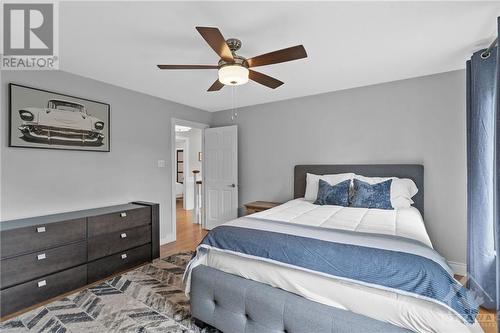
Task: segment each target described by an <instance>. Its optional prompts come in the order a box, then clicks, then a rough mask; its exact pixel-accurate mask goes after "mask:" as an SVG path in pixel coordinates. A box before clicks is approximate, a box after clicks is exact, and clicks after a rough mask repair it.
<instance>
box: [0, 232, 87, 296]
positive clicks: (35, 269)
mask: <svg viewBox="0 0 500 333" xmlns="http://www.w3.org/2000/svg"><path fill="white" fill-rule="evenodd" d="M85 262H87V243H86V242H85V241H81V242H78V243H75V244H70V245H64V246H61V247H56V248H53V249H50V250H44V251H39V252H35V253H31V254H25V255H22V256H18V257H14V258H10V259H4V260H2V261H0V265H1V270H0V276H1V280H0V282H1V284H2V285H1V288H2V289H4V288H6V287H10V286H12V285H14V284H19V283H22V282H26V281H29V280H33V279H35V278H38V277H40V276H44V275H48V274H51V273H54V272H57V271H62V270H63V269H66V268H69V267H74V266H78V265H81V264H83V263H85Z"/></svg>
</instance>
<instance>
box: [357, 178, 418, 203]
mask: <svg viewBox="0 0 500 333" xmlns="http://www.w3.org/2000/svg"><path fill="white" fill-rule="evenodd" d="M354 178H355V179H359V180H361V181H363V182H365V183H368V184H370V185H374V184H377V183H382V182H384V181H387V180H389V179H392V184H391V206H392V207H393V208H406V207H410V206H411V205H412V204H413V200H411V198H412V197H413V196H414V195H415V194H417V192H418V188H417V185H415V183H414V182H413V180H411V179H408V178H397V177H385V178H384V177H364V176H361V175H355V176H354Z"/></svg>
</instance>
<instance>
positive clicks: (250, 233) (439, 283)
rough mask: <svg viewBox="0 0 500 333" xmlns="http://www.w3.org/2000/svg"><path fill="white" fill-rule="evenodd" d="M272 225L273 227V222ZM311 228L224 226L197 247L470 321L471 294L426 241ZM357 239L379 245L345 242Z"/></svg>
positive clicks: (475, 307) (475, 308) (474, 307)
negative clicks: (303, 231)
mask: <svg viewBox="0 0 500 333" xmlns="http://www.w3.org/2000/svg"><path fill="white" fill-rule="evenodd" d="M276 228H277V230H279V225H277V227H276ZM305 228H309V229H310V228H315V227H305ZM317 229H322V230H316V231H312V232H311V233H318V234H320V235H321V237H305V236H302V235H293V234H288V233H283V232H275V231H269V230H262V229H252V228H246V227H239V226H231V225H224V226H220V227H217V228H215V229H213V230H212V231H210V232H209V233H208V235H207V236H206V237H205V238H204V240H203V241H202V244H201V245H200V248H216V249H220V250H224V251H230V252H234V253H237V254H243V255H246V256H252V257H256V258H262V259H263V260H269V261H273V262H277V263H281V264H285V265H289V266H293V267H296V268H299V269H305V270H309V271H313V272H317V273H320V274H324V275H328V276H332V277H336V278H341V279H345V280H349V281H353V282H356V283H360V284H364V285H368V286H372V287H375V288H379V289H384V290H390V291H393V292H397V293H400V294H405V295H410V296H414V297H417V298H422V299H426V300H429V301H432V302H435V303H439V304H441V305H443V306H446V307H447V308H449V309H450V310H452V311H453V312H454V313H455V314H457V315H458V316H459V317H460V318H462V319H463V320H464V321H465V322H468V323H471V324H472V323H474V321H475V318H476V315H477V313H478V304H477V303H476V301H475V299H474V297H473V296H472V294H471V293H470V292H469V291H468V290H467V289H466V288H464V287H463V286H462V285H461V284H460V283H459V282H458V281H456V280H455V279H454V278H453V276H452V275H451V274H450V272H449V271H448V270H447V269H445V267H444V266H446V265H445V264H444V265H443V264H442V263H441V262H440V260H442V258H441V257H440V256H439V255H438V254H437V253H436V252H435V251H434V250H432V249H431V248H429V247H427V246H426V245H424V244H421V243H419V242H416V241H413V240H410V239H406V238H402V237H397V236H388V235H376V234H369V235H367V234H365V236H364V235H363V234H360V233H352V232H349V231H340V230H324V229H323V228H317ZM354 234H355V235H354ZM327 236H328V237H327ZM363 237H366V238H367V242H366V243H367V244H373V243H374V242H376V241H377V240H378V238H380V239H379V240H378V241H379V242H380V243H381V244H384V245H383V246H371V245H370V246H364V245H360V244H361V243H360V242H357V241H356V242H355V241H352V240H351V239H358V238H363ZM332 239H333V240H335V241H332ZM339 239H346V240H347V241H345V242H343V241H338V240H339ZM356 243H357V244H356ZM363 244H364V243H363ZM387 244H393V245H390V246H388V245H387ZM394 244H397V245H394ZM405 249H411V251H405ZM188 269H189V267H188Z"/></svg>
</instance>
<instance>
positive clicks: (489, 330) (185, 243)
mask: <svg viewBox="0 0 500 333" xmlns="http://www.w3.org/2000/svg"><path fill="white" fill-rule="evenodd" d="M177 208H178V209H177V241H175V242H173V243H169V244H166V245H163V246H161V248H160V255H161V256H162V257H164V256H168V255H171V254H174V253H177V252H181V251H188V250H194V249H195V248H196V246H198V244H199V243H200V241H201V240H202V239H203V237H205V235H206V234H207V231H206V230H203V229H202V228H201V227H200V225H198V224H193V223H191V221H192V215H191V212H190V211H186V210H184V209H182V201H178V202H177ZM457 279H459V280H460V279H461V277H460V276H457ZM477 319H478V321H479V323H480V325H481V327H482V328H483V330H484V332H485V333H497V321H496V314H495V311H493V310H491V311H489V310H486V309H483V308H481V309H480V312H479V315H478V317H477Z"/></svg>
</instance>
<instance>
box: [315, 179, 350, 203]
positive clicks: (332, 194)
mask: <svg viewBox="0 0 500 333" xmlns="http://www.w3.org/2000/svg"><path fill="white" fill-rule="evenodd" d="M350 186H351V180H350V179H349V180H344V181H343V182H340V183H338V184H336V185H330V184H329V183H328V182H325V181H324V180H323V179H320V180H319V187H318V197H317V198H316V201H314V204H315V205H336V206H344V207H347V206H349V187H350Z"/></svg>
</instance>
